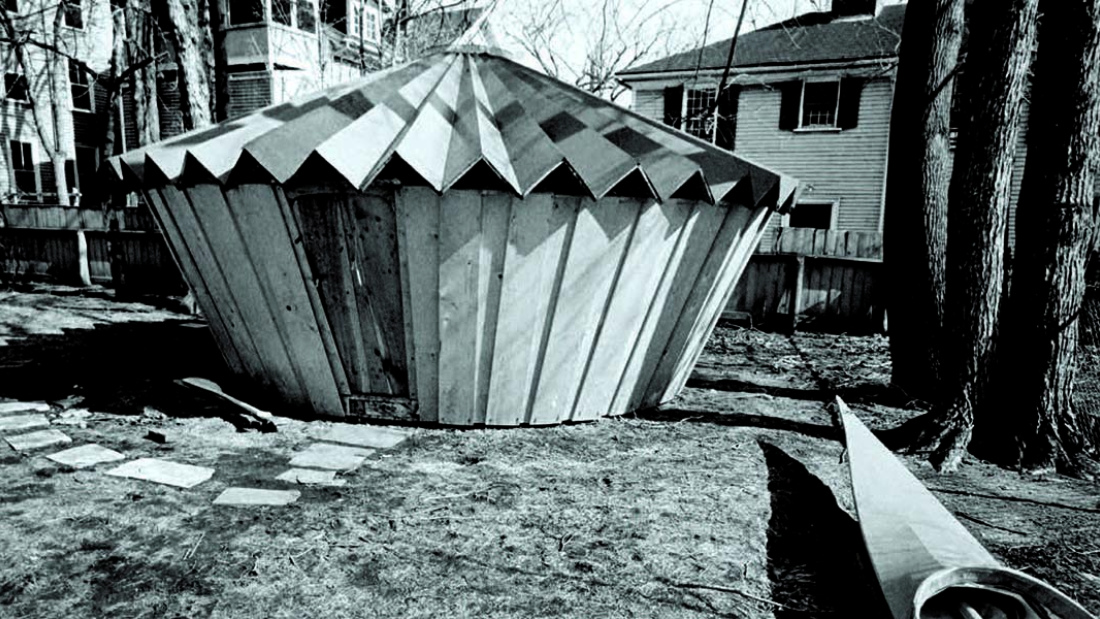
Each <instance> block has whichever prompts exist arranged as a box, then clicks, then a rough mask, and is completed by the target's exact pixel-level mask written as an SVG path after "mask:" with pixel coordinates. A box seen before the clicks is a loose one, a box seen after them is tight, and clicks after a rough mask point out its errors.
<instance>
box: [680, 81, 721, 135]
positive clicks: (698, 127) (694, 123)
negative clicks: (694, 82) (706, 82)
mask: <svg viewBox="0 0 1100 619" xmlns="http://www.w3.org/2000/svg"><path fill="white" fill-rule="evenodd" d="M685 98H686V99H687V101H686V102H685V108H684V131H686V132H688V133H690V134H691V135H694V136H695V137H697V138H701V139H704V140H706V141H708V142H710V141H713V139H714V91H713V90H711V89H695V88H690V89H688V90H687V91H686V96H685Z"/></svg>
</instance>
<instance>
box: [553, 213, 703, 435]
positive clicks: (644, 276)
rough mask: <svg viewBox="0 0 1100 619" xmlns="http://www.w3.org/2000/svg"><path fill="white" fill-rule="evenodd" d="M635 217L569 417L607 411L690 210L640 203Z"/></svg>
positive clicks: (596, 415) (580, 417) (586, 417)
mask: <svg viewBox="0 0 1100 619" xmlns="http://www.w3.org/2000/svg"><path fill="white" fill-rule="evenodd" d="M638 209H639V213H640V214H639V218H638V223H637V227H636V229H635V230H634V236H633V238H632V239H631V242H630V247H629V249H628V250H627V254H626V258H625V259H624V261H623V265H622V270H621V271H620V273H619V277H618V283H617V285H616V287H615V290H614V291H613V292H612V298H611V302H610V304H609V305H608V308H607V313H606V315H605V317H604V323H603V328H602V329H601V330H600V335H599V338H598V339H597V341H596V345H595V348H594V351H593V354H592V357H591V359H590V361H589V363H588V368H587V373H586V375H585V377H584V381H583V383H582V385H581V391H580V395H579V396H578V397H577V402H576V404H575V405H574V407H573V415H572V417H573V419H577V420H584V419H594V418H596V417H599V416H602V415H606V414H607V412H608V410H609V409H610V407H611V403H612V400H613V399H614V396H615V392H616V391H617V390H618V388H619V385H620V382H621V381H622V380H623V379H624V376H625V374H626V370H627V363H628V361H629V359H630V353H631V351H632V350H633V349H634V347H635V346H636V345H637V343H638V341H639V339H640V338H641V337H642V325H643V323H644V322H645V318H646V314H647V313H648V310H649V302H650V300H652V299H653V298H654V297H655V295H656V293H657V289H658V286H659V285H660V283H661V278H662V276H663V275H664V269H663V268H660V267H661V266H663V265H666V264H667V263H668V259H669V257H670V256H671V255H672V252H673V251H674V250H675V248H676V245H677V241H678V240H679V238H680V230H681V227H682V226H683V224H684V221H685V220H686V219H687V217H688V214H689V213H690V209H689V208H687V207H686V206H685V205H684V204H683V203H680V202H678V201H677V202H669V203H665V204H658V203H656V202H649V203H648V204H644V203H639V204H638Z"/></svg>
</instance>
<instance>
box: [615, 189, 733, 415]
mask: <svg viewBox="0 0 1100 619" xmlns="http://www.w3.org/2000/svg"><path fill="white" fill-rule="evenodd" d="M727 210H728V207H727V206H725V205H711V204H706V203H699V204H698V205H697V207H696V212H695V213H692V216H691V218H690V219H689V220H688V223H687V225H686V226H685V230H684V234H685V236H684V238H683V240H682V242H683V244H684V249H683V252H682V254H674V255H673V258H674V260H675V263H674V264H673V263H672V262H670V264H669V271H668V272H667V273H666V277H667V278H669V279H670V281H669V284H668V290H667V292H665V293H664V294H663V295H661V299H660V301H661V303H660V305H654V306H653V308H652V309H651V310H650V313H649V316H647V318H646V321H647V322H648V321H650V320H653V321H655V322H656V325H654V326H653V327H652V329H653V335H652V337H650V338H649V339H648V340H647V341H646V342H645V347H644V348H642V346H641V342H639V347H638V348H636V351H635V353H634V354H637V355H640V359H639V361H638V362H639V363H641V369H640V370H638V371H637V379H636V381H633V382H632V383H630V384H628V383H625V382H624V387H626V386H628V385H629V386H630V388H631V393H630V394H629V400H628V402H626V403H625V405H624V404H623V403H621V402H620V401H619V399H620V398H621V397H622V395H623V394H622V389H620V393H619V394H617V395H616V402H615V403H614V404H613V405H612V411H613V414H619V411H621V412H627V411H632V410H636V409H638V408H639V407H640V406H642V403H643V402H642V398H643V397H644V395H645V393H646V389H647V387H648V386H649V384H650V382H651V381H652V379H653V373H654V372H655V371H656V369H657V366H658V363H659V362H660V360H661V355H662V353H663V352H664V350H665V348H666V347H667V346H668V343H669V338H670V337H672V335H673V330H674V329H675V327H676V323H677V321H678V319H679V316H680V314H681V312H682V311H683V308H684V304H685V303H686V302H687V300H688V295H689V294H690V293H691V289H692V286H693V285H694V284H695V280H696V278H697V277H698V275H699V271H700V269H702V267H703V263H704V261H705V260H706V257H707V255H708V254H709V253H710V248H711V245H712V244H713V243H714V240H715V237H716V236H717V235H718V232H719V230H721V228H722V222H723V221H725V218H726V212H727ZM662 285H663V284H662ZM656 302H657V299H654V303H655V304H656ZM633 362H634V361H633V360H632V363H633Z"/></svg>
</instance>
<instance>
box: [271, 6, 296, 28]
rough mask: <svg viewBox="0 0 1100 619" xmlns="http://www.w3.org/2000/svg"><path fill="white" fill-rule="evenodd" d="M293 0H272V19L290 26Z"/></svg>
mask: <svg viewBox="0 0 1100 619" xmlns="http://www.w3.org/2000/svg"><path fill="white" fill-rule="evenodd" d="M291 15H292V6H291V0H271V20H272V21H274V22H275V23H277V24H282V25H284V26H290V25H291V20H292V17H291Z"/></svg>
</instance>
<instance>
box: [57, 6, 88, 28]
mask: <svg viewBox="0 0 1100 619" xmlns="http://www.w3.org/2000/svg"><path fill="white" fill-rule="evenodd" d="M61 10H62V11H64V12H65V13H64V24H65V25H66V26H68V27H70V28H76V29H77V30H83V29H84V2H83V0H61Z"/></svg>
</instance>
